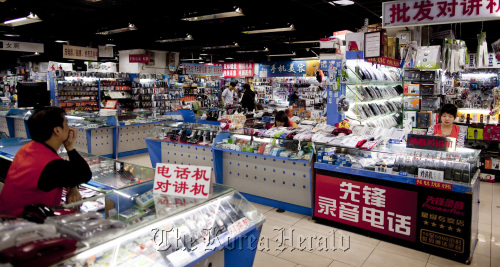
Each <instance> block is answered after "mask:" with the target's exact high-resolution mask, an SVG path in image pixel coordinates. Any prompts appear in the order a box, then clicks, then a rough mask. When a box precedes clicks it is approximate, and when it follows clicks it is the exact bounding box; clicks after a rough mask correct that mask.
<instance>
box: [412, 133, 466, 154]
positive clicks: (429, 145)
mask: <svg viewBox="0 0 500 267" xmlns="http://www.w3.org/2000/svg"><path fill="white" fill-rule="evenodd" d="M456 146H457V139H455V138H453V137H444V136H433V135H419V134H408V140H407V141H406V147H408V148H417V149H426V150H435V151H447V152H455V149H456Z"/></svg>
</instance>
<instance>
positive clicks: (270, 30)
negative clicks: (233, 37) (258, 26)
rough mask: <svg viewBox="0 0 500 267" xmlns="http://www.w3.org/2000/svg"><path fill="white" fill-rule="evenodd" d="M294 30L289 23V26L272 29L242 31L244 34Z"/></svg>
mask: <svg viewBox="0 0 500 267" xmlns="http://www.w3.org/2000/svg"><path fill="white" fill-rule="evenodd" d="M289 31H295V26H293V24H292V25H290V27H285V28H274V29H266V30H252V31H243V32H242V33H244V34H257V33H270V32H289Z"/></svg>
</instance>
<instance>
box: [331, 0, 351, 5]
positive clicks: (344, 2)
mask: <svg viewBox="0 0 500 267" xmlns="http://www.w3.org/2000/svg"><path fill="white" fill-rule="evenodd" d="M328 3H329V4H330V5H340V6H349V5H353V4H354V1H350V0H339V1H331V2H328Z"/></svg>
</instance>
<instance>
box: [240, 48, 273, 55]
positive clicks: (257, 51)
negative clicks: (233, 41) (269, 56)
mask: <svg viewBox="0 0 500 267" xmlns="http://www.w3.org/2000/svg"><path fill="white" fill-rule="evenodd" d="M262 52H269V49H268V48H267V47H264V50H248V51H236V53H238V54H244V53H262Z"/></svg>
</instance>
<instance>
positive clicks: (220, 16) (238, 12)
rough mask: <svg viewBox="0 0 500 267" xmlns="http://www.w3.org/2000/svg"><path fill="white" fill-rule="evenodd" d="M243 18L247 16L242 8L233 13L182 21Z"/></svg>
mask: <svg viewBox="0 0 500 267" xmlns="http://www.w3.org/2000/svg"><path fill="white" fill-rule="evenodd" d="M241 16H245V14H243V11H241V8H237V9H236V10H235V11H231V12H223V13H216V14H211V15H204V16H198V17H191V18H183V19H181V20H184V21H203V20H211V19H223V18H231V17H241Z"/></svg>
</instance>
